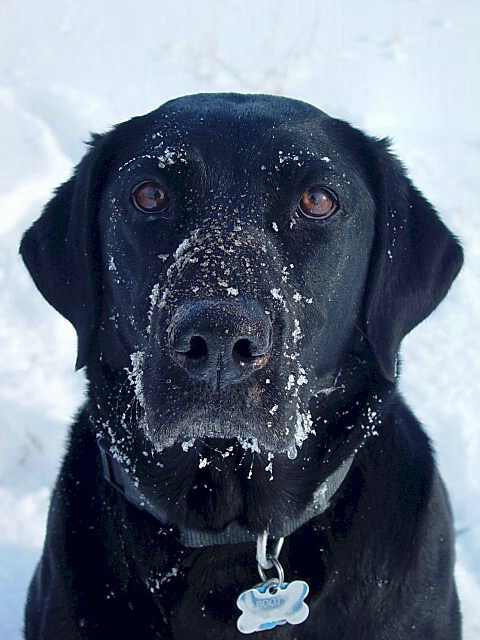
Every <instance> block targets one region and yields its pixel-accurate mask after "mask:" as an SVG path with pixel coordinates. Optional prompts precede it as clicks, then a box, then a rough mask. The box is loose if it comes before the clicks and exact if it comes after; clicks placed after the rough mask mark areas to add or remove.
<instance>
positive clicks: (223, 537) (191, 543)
mask: <svg viewBox="0 0 480 640" xmlns="http://www.w3.org/2000/svg"><path fill="white" fill-rule="evenodd" d="M98 445H99V448H100V454H101V457H102V466H103V475H104V477H105V480H107V482H109V484H111V485H112V486H113V487H115V489H117V491H118V492H119V493H120V494H121V495H122V496H123V497H124V498H125V499H126V500H127V501H128V502H130V504H132V505H134V506H135V507H137V508H138V509H141V510H142V511H146V512H147V513H149V514H150V515H152V516H153V517H154V518H156V519H157V520H158V521H159V522H160V523H161V524H162V525H167V526H168V525H169V524H171V523H169V521H168V516H167V513H166V511H165V510H163V509H162V508H161V507H159V506H158V505H157V504H155V503H154V502H152V501H151V500H149V499H148V498H147V497H146V496H145V495H144V494H143V492H142V488H141V486H140V485H139V484H138V482H137V481H135V480H134V479H133V478H132V477H131V476H130V475H129V474H128V473H127V471H126V470H125V468H124V467H123V466H122V464H121V463H120V462H119V461H118V460H117V459H116V458H115V457H114V456H113V455H112V453H111V451H110V449H109V447H108V444H107V442H106V441H105V439H103V438H101V439H100V440H98ZM354 457H355V456H354V455H352V456H350V457H349V458H348V459H347V460H345V461H344V462H343V463H342V464H341V465H340V466H339V467H338V469H336V470H335V471H334V472H333V473H332V474H331V475H330V476H328V478H327V479H326V480H325V481H324V482H322V483H321V484H320V486H319V487H318V488H317V489H316V491H315V493H314V494H313V497H312V500H311V501H310V503H309V504H308V505H307V507H306V508H305V510H304V511H303V512H302V513H301V514H300V515H298V516H297V517H295V518H286V519H285V520H284V521H283V523H282V526H281V527H279V528H277V529H272V530H270V531H268V535H269V536H270V537H272V538H276V539H280V538H284V537H286V536H289V535H291V534H292V533H294V531H296V530H297V529H299V528H300V527H301V526H302V525H304V524H305V523H306V522H308V521H309V520H311V519H312V518H314V517H316V516H319V515H321V514H322V513H323V512H324V511H326V510H327V508H328V506H329V503H330V500H331V499H332V497H333V496H334V494H335V493H336V492H337V490H338V489H339V487H340V485H341V484H342V482H343V481H344V480H345V478H346V476H347V473H348V472H349V470H350V467H351V466H352V463H353V459H354ZM177 532H178V533H177V538H178V540H179V542H180V543H181V544H183V546H185V547H209V546H211V545H220V544H238V543H240V542H254V541H256V540H257V538H258V535H257V534H254V533H252V532H251V531H249V530H248V529H246V528H245V527H242V526H241V525H239V524H238V523H237V522H232V523H231V524H229V525H228V526H227V527H226V528H225V529H223V530H222V531H219V532H216V531H201V530H198V529H193V528H189V527H178V528H177Z"/></svg>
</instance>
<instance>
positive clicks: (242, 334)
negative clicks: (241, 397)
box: [167, 299, 273, 389]
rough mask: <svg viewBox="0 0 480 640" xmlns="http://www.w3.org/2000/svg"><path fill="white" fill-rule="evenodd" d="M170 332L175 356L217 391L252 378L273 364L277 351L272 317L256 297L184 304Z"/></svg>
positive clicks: (172, 320)
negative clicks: (273, 353) (268, 364)
mask: <svg viewBox="0 0 480 640" xmlns="http://www.w3.org/2000/svg"><path fill="white" fill-rule="evenodd" d="M167 333H168V346H169V355H170V357H171V359H172V360H173V361H174V362H175V363H176V364H178V365H179V366H181V367H182V368H183V369H184V370H185V371H186V373H187V374H188V375H189V376H190V377H191V378H193V379H195V380H202V381H205V382H207V383H208V384H209V385H210V386H211V387H212V388H213V389H221V388H224V387H226V386H228V385H234V384H238V383H239V382H242V381H243V380H246V379H247V378H248V377H249V376H250V375H252V374H253V373H254V372H255V371H258V370H259V369H261V368H263V367H264V366H265V365H266V364H267V362H268V360H269V358H270V354H271V350H272V335H273V331H272V324H271V321H270V316H269V315H268V314H267V313H266V312H265V310H264V309H263V308H262V307H261V306H260V305H259V304H258V303H256V302H255V301H251V302H247V301H239V300H238V301H228V300H218V299H217V300H215V299H213V300H212V299H209V300H199V301H187V302H184V303H182V304H181V305H180V306H179V307H178V308H177V309H176V310H175V312H174V313H173V316H172V318H171V321H170V324H169V326H168V329H167Z"/></svg>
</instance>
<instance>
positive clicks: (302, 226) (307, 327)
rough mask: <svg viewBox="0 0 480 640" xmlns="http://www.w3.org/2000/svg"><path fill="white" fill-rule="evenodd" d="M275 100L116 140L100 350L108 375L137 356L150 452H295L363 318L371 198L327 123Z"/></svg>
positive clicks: (202, 108)
mask: <svg viewBox="0 0 480 640" xmlns="http://www.w3.org/2000/svg"><path fill="white" fill-rule="evenodd" d="M273 107H274V108H273V109H272V99H268V100H262V99H259V98H255V99H253V100H248V101H243V100H242V101H234V100H231V99H220V100H216V101H212V100H211V99H208V98H205V99H204V100H202V101H200V102H199V101H198V100H195V99H192V100H184V101H180V102H173V103H169V104H168V105H166V106H165V107H163V108H162V109H160V110H159V111H157V112H156V114H155V116H154V117H153V118H152V117H147V118H144V119H143V121H141V123H140V122H139V123H135V124H131V125H130V126H128V125H127V126H126V127H125V128H124V130H123V131H121V133H120V135H119V138H118V147H119V150H120V152H119V153H118V155H117V156H116V157H115V161H114V162H113V166H112V168H111V170H110V171H109V172H108V177H107V179H106V181H105V189H104V192H103V194H102V201H101V206H100V213H99V228H100V239H101V255H102V265H101V268H102V277H103V281H104V283H105V292H104V304H103V309H102V318H101V326H102V330H103V332H104V335H105V336H108V337H109V338H108V340H107V341H103V340H102V345H101V346H102V349H103V352H104V357H105V360H106V362H108V363H111V364H112V365H113V366H116V367H118V366H119V365H121V366H128V365H129V364H130V362H129V360H128V358H129V357H130V356H131V354H135V355H134V356H133V364H134V367H135V374H134V375H135V376H136V380H135V382H136V384H137V390H138V397H139V399H140V401H141V404H142V407H143V410H144V421H143V424H144V425H145V428H146V430H147V432H148V437H149V438H150V439H151V440H152V441H153V442H154V443H155V444H156V445H157V447H164V446H165V445H171V444H172V443H173V442H175V441H178V440H180V441H182V442H191V441H193V440H195V439H196V438H205V437H217V438H218V437H221V438H234V437H235V438H238V439H240V441H241V442H242V443H243V444H244V445H245V446H247V447H248V446H251V447H254V448H256V447H258V446H259V447H262V448H264V449H266V450H269V451H272V452H279V451H283V452H285V451H289V452H291V455H292V454H294V452H295V447H296V446H300V445H301V444H302V442H303V441H304V439H305V438H306V437H307V436H308V434H309V432H310V431H311V428H312V420H311V416H310V411H309V401H310V399H311V397H312V396H314V395H315V394H316V393H317V392H318V391H320V390H321V388H322V385H323V386H325V384H327V383H326V382H325V380H326V379H327V378H328V380H329V382H328V385H329V386H330V384H331V379H332V376H334V375H336V373H337V371H338V369H339V367H340V365H341V362H342V358H343V356H344V353H345V350H346V348H347V346H348V344H349V343H350V341H351V339H352V335H353V333H354V331H355V323H357V322H359V314H360V310H361V301H362V298H363V293H364V288H365V278H366V274H367V271H368V265H369V259H370V253H371V247H372V243H373V236H374V226H375V202H374V197H373V195H372V194H371V193H370V189H369V185H368V183H367V181H366V180H365V177H364V175H363V171H362V169H361V166H359V165H357V164H353V166H352V162H351V161H350V159H349V158H346V157H345V151H344V150H342V149H341V147H340V145H338V144H337V143H336V142H335V141H334V140H333V139H332V136H329V133H328V118H327V117H325V116H323V114H320V113H318V112H315V111H314V109H313V108H308V107H306V106H304V105H301V106H299V105H297V104H295V103H293V105H292V103H291V102H289V101H285V100H274V101H273ZM312 117H313V123H312V125H311V126H308V127H307V126H306V122H311V121H312ZM132 133H134V135H132ZM111 164H112V163H111Z"/></svg>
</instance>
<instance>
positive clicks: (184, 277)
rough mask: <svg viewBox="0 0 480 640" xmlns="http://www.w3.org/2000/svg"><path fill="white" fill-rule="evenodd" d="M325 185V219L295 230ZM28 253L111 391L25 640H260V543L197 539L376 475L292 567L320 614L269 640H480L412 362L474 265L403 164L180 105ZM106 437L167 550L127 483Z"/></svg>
mask: <svg viewBox="0 0 480 640" xmlns="http://www.w3.org/2000/svg"><path fill="white" fill-rule="evenodd" d="M148 180H150V181H151V180H156V181H160V182H161V183H162V184H163V185H164V186H165V188H166V189H167V190H168V193H169V194H170V206H169V207H168V208H167V209H166V210H165V211H164V212H160V213H158V214H155V215H154V216H150V215H149V214H146V213H143V212H140V211H139V210H138V208H136V207H135V206H134V204H133V202H132V192H133V190H134V189H135V187H136V186H137V185H139V184H141V183H142V182H144V181H148ZM314 185H319V186H321V187H324V188H327V189H329V190H330V192H331V193H333V194H335V197H336V198H337V200H338V203H339V207H338V210H337V211H336V212H335V213H334V214H333V215H332V216H331V217H329V218H328V219H325V220H312V219H308V218H305V217H302V216H301V215H300V214H299V213H298V211H297V203H298V202H299V200H300V199H301V197H302V194H303V193H304V192H306V191H307V190H309V189H310V188H311V187H313V186H314ZM21 252H22V255H23V258H24V260H25V263H26V265H27V267H28V269H29V270H30V272H31V274H32V276H33V278H34V280H35V283H36V284H37V286H38V288H39V289H40V291H41V292H42V293H43V295H44V296H45V297H46V299H47V300H48V301H49V302H50V303H51V304H52V305H53V306H54V307H55V308H56V309H58V311H59V312H60V313H62V314H63V315H64V316H65V317H66V318H68V320H70V321H71V322H72V323H73V325H74V326H75V328H76V330H77V333H78V360H77V367H83V366H86V370H87V377H88V380H89V393H88V399H87V402H86V404H85V406H84V408H83V410H82V411H81V413H80V414H79V417H78V419H77V420H76V422H75V423H74V425H73V427H72V430H71V435H70V440H69V446H68V451H67V454H66V457H65V460H64V462H63V466H62V469H61V471H60V474H59V478H58V481H57V485H56V488H55V491H54V494H53V497H52V503H51V509H50V514H49V520H48V530H47V537H46V541H45V548H44V552H43V555H42V558H41V560H40V563H39V566H38V568H37V571H36V573H35V576H34V578H33V581H32V584H31V587H30V592H29V597H28V603H27V609H26V624H25V628H26V637H27V638H28V639H34V638H35V639H47V638H48V639H55V640H56V639H58V638H62V640H73V639H85V638H89V639H91V638H95V639H100V638H101V639H102V640H108V639H110V638H111V639H112V640H122V639H123V638H125V639H126V638H130V637H132V635H135V637H138V638H142V639H149V638H152V639H153V638H195V639H196V638H211V639H214V638H237V637H240V633H239V632H238V631H237V629H236V619H237V617H238V615H239V613H240V612H239V611H238V609H237V608H236V604H235V603H236V599H237V597H238V595H239V594H240V593H241V592H242V591H243V590H245V589H247V588H250V587H252V586H253V585H255V584H256V583H258V574H257V566H256V559H255V545H254V543H253V542H252V543H249V542H246V543H240V544H235V545H221V546H210V547H205V548H199V549H189V548H185V547H183V546H182V545H181V544H180V543H179V542H178V540H177V537H176V531H177V530H178V528H182V527H195V528H199V529H201V530H204V531H214V532H215V531H221V530H222V529H224V528H225V527H226V526H228V525H229V524H230V523H231V522H238V523H239V524H240V525H242V526H243V527H244V528H245V529H248V530H249V531H251V532H253V533H254V534H258V533H260V532H262V531H263V530H265V529H267V528H269V527H272V528H273V529H275V528H276V527H277V526H281V523H282V522H283V521H284V520H285V518H291V517H295V515H296V514H301V513H302V511H303V510H304V508H305V506H306V505H307V504H308V503H309V501H310V499H311V497H312V494H313V492H314V491H315V489H316V488H317V487H318V486H319V485H320V483H321V482H323V481H324V480H325V479H326V478H327V477H328V476H329V475H330V474H331V473H332V472H333V471H334V470H335V469H336V468H337V467H338V466H339V465H340V464H341V463H342V462H343V461H344V460H346V459H347V458H348V457H349V456H351V455H352V454H353V453H354V454H355V458H354V462H353V465H352V468H351V470H350V471H349V473H348V475H347V478H346V479H345V481H344V483H343V484H342V486H341V488H340V489H339V491H338V492H337V493H336V495H335V496H334V498H333V499H332V501H331V505H330V508H329V509H327V511H326V512H325V513H324V514H323V515H320V516H318V517H316V518H314V519H312V520H310V521H309V522H308V523H307V524H305V525H304V526H302V527H301V528H299V529H298V530H297V531H296V532H295V533H293V534H292V535H291V536H289V537H288V538H287V539H286V541H285V545H284V549H283V550H282V553H281V556H280V561H281V563H282V565H283V567H284V569H285V575H286V578H287V580H293V579H295V578H299V579H303V580H306V581H307V582H308V583H309V585H310V594H309V596H308V599H307V603H308V605H309V607H310V616H309V618H308V619H307V620H306V621H305V622H304V623H303V624H301V625H299V626H289V625H285V626H281V627H277V628H276V629H274V630H272V631H265V632H264V634H265V635H264V636H263V637H265V640H266V639H267V638H278V639H280V638H321V639H322V640H340V639H345V640H346V639H351V640H380V639H382V640H393V639H394V638H395V639H407V638H408V640H413V639H415V638H417V639H422V640H424V639H425V638H429V639H431V640H433V639H436V640H441V639H444V640H447V639H448V640H454V639H458V638H460V614H459V607H458V602H457V595H456V590H455V585H454V580H453V562H454V560H453V533H452V524H451V515H450V509H449V505H448V500H447V497H446V495H445V491H444V488H443V485H442V482H441V480H440V478H439V475H438V472H437V470H436V467H435V463H434V459H433V455H432V451H431V448H430V444H429V441H428V438H427V437H426V435H425V433H424V432H423V430H422V428H421V426H420V425H419V423H418V421H417V420H416V419H415V417H414V416H413V415H412V414H411V412H410V411H409V410H408V408H407V407H406V405H405V403H404V401H403V400H402V398H401V397H400V395H399V393H398V391H397V388H396V360H397V354H398V349H399V346H400V343H401V340H402V339H403V337H404V336H405V334H406V333H408V332H409V331H410V330H411V329H412V328H413V327H414V326H415V325H417V324H418V323H419V322H420V321H421V320H423V319H424V318H426V317H427V316H428V315H429V314H430V313H431V312H432V311H433V309H434V308H435V307H436V306H437V305H438V303H439V302H440V301H441V299H442V298H443V297H444V295H445V294H446V292H447V291H448V289H449V287H450V285H451V283H452V281H453V279H454V278H455V276H456V275H457V273H458V271H459V269H460V266H461V263H462V252H461V249H460V247H459V245H458V243H457V241H456V240H455V238H454V237H453V236H452V234H451V233H450V232H449V231H448V230H447V228H446V227H445V226H444V225H443V223H442V222H441V221H440V219H439V217H438V216H437V214H436V213H435V211H434V210H433V208H432V206H431V205H430V204H429V203H428V202H427V201H426V200H425V198H423V196H422V195H421V194H420V193H419V192H418V191H417V190H416V189H415V188H414V187H413V186H412V184H411V183H410V181H409V179H408V178H407V177H406V175H405V172H404V170H403V168H402V167H401V165H400V163H399V162H398V160H396V158H395V157H393V156H392V154H391V153H390V152H389V149H388V144H387V143H386V142H385V141H379V140H375V139H372V138H369V137H367V136H365V135H364V134H362V133H361V132H359V131H357V130H355V129H353V128H352V127H351V126H349V125H348V124H346V123H345V122H342V121H339V120H335V119H333V118H330V117H329V116H327V115H326V114H324V113H323V112H321V111H319V110H317V109H315V108H314V107H311V106H310V105H307V104H305V103H301V102H298V101H294V100H288V99H285V98H277V97H272V96H239V95H198V96H191V97H186V98H180V99H178V100H174V101H172V102H169V103H167V104H165V105H163V106H162V107H160V108H159V109H158V110H156V111H154V112H152V113H150V114H148V115H146V116H143V117H141V118H135V119H133V120H131V121H129V122H127V123H124V124H121V125H119V126H118V127H116V128H115V129H113V130H112V131H111V132H109V133H107V134H106V135H104V136H97V137H95V139H94V140H93V142H92V145H91V148H90V150H89V152H88V154H87V155H86V156H85V158H84V159H83V160H82V161H81V163H80V164H79V166H78V167H77V170H76V172H75V175H74V176H73V177H72V179H71V180H70V181H69V182H67V183H66V184H64V185H63V186H62V187H60V189H59V190H58V192H57V194H56V195H55V197H54V198H53V199H52V201H51V202H50V203H49V204H48V205H47V207H46V209H45V211H44V213H43V215H42V216H41V217H40V218H39V220H38V221H37V222H36V223H35V224H34V225H33V226H32V228H31V229H30V230H29V231H27V233H26V234H25V237H24V239H23V242H22V247H21ZM132 354H134V355H132ZM99 437H102V438H103V439H104V442H106V443H107V446H108V447H109V448H110V450H111V451H112V453H113V454H114V455H115V456H116V457H117V458H118V459H119V460H121V461H122V462H123V464H124V465H125V467H126V468H127V469H128V470H129V472H130V473H131V474H132V477H134V478H135V479H136V480H138V482H139V485H140V486H141V488H142V490H143V491H144V492H145V494H146V495H148V497H149V498H150V499H151V500H152V501H155V502H156V503H157V504H158V505H161V507H162V509H164V510H165V511H166V512H167V513H168V520H169V524H168V526H167V525H164V524H162V523H160V522H159V521H157V520H156V519H155V518H153V517H152V516H151V515H149V514H148V513H146V512H144V511H141V510H139V509H138V508H136V507H135V506H133V505H132V504H130V503H128V502H127V501H126V500H125V498H124V497H123V496H122V495H121V494H120V493H119V492H118V491H116V490H115V489H114V488H113V487H112V486H110V485H109V484H108V483H107V481H106V480H105V479H104V476H103V472H102V464H101V457H100V451H99V447H98V446H97V439H98V438H99ZM295 455H296V457H295Z"/></svg>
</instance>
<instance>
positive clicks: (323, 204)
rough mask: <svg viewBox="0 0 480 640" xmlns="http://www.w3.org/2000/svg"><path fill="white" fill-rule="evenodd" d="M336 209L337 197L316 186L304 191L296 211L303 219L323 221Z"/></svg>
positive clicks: (327, 190) (324, 188)
mask: <svg viewBox="0 0 480 640" xmlns="http://www.w3.org/2000/svg"><path fill="white" fill-rule="evenodd" d="M337 209H338V200H337V197H336V196H335V195H334V194H333V193H332V192H331V191H330V190H329V189H327V188H326V187H321V186H318V185H316V186H315V187H312V188H311V189H309V190H308V191H305V193H304V194H303V196H302V197H301V198H300V202H299V203H298V208H297V211H298V213H299V214H300V215H302V216H304V217H305V218H314V219H316V220H325V219H326V218H329V217H330V216H331V215H332V214H334V213H335V211H337Z"/></svg>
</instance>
